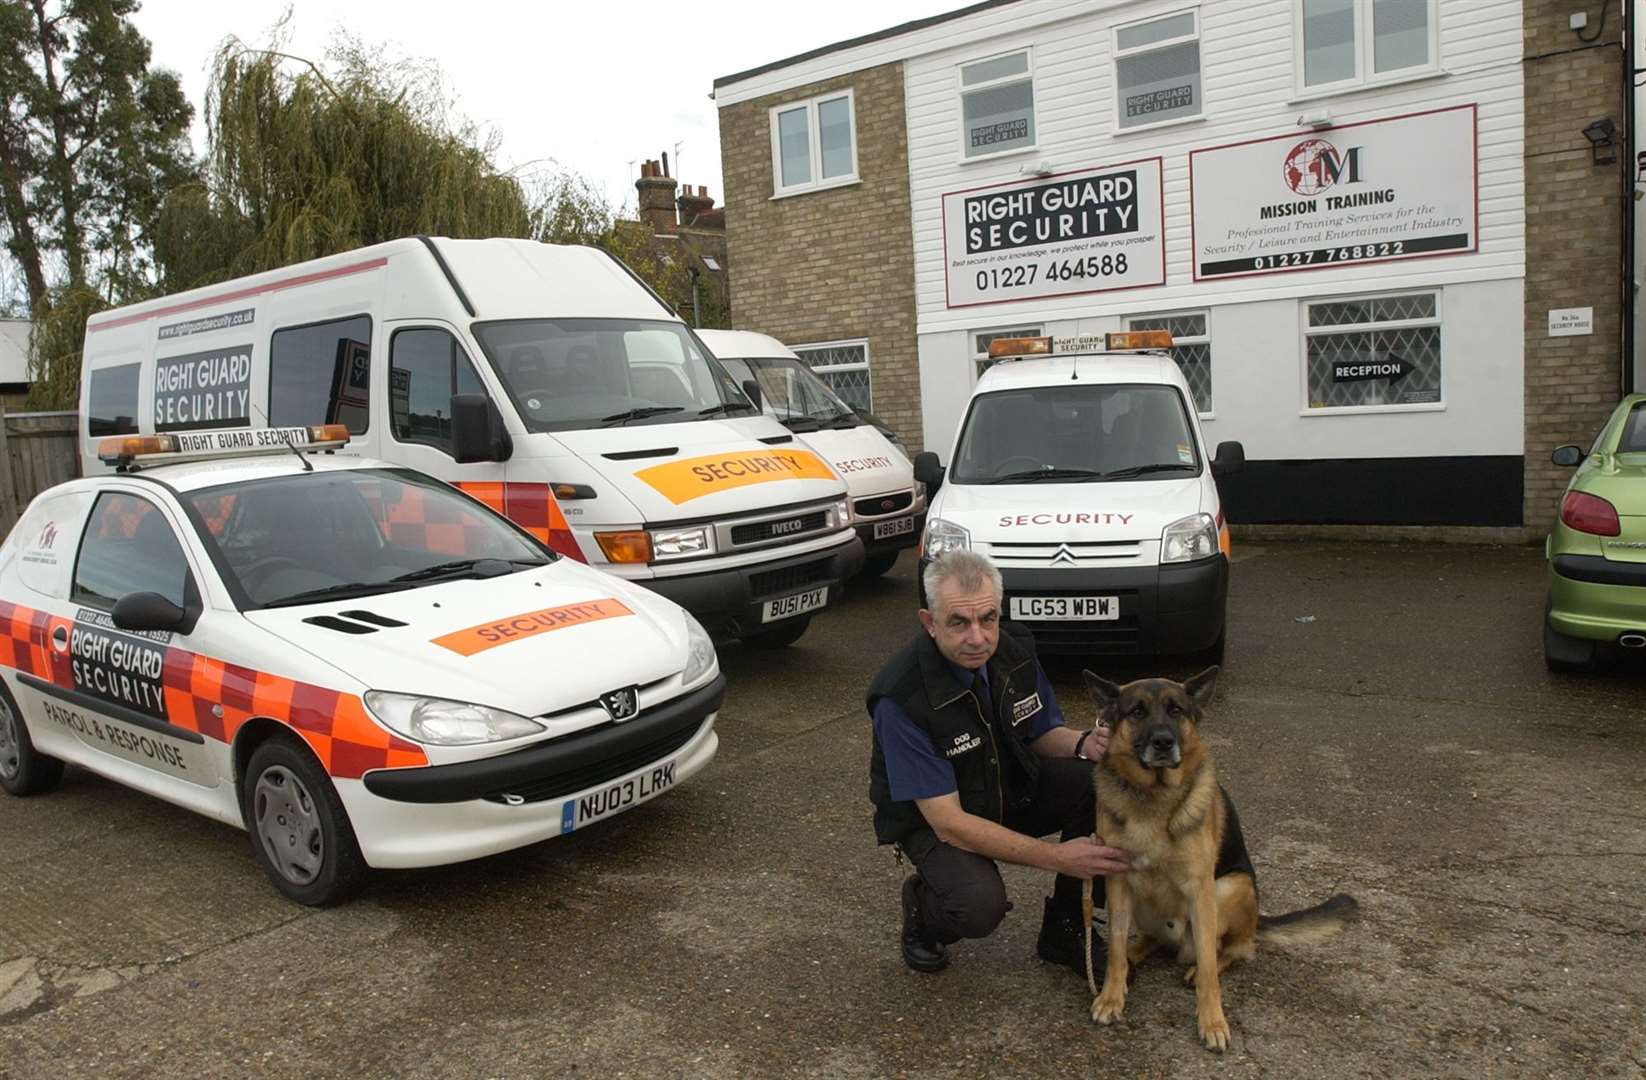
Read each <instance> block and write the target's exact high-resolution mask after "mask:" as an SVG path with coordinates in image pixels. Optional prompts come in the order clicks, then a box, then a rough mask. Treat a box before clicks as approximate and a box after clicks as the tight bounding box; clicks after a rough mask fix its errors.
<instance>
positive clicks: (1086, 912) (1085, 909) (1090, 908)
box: [1080, 717, 1109, 998]
mask: <svg viewBox="0 0 1646 1080" xmlns="http://www.w3.org/2000/svg"><path fill="white" fill-rule="evenodd" d="M1108 726H1109V725H1108V723H1107V722H1106V721H1105V720H1104V718H1103V717H1098V720H1097V723H1096V724H1094V725H1093V730H1096V729H1097V728H1107V727H1108ZM1092 771H1093V773H1094V774H1095V773H1096V771H1097V765H1096V764H1093V766H1092ZM1097 820H1098V819H1097V785H1096V784H1095V783H1094V784H1093V785H1092V842H1093V843H1096V842H1097ZM1080 913H1081V915H1082V916H1083V917H1084V921H1085V924H1086V925H1085V931H1086V933H1085V942H1086V950H1085V951H1086V956H1085V960H1086V985H1087V986H1088V987H1089V988H1090V989H1091V991H1092V997H1094V998H1095V997H1097V975H1096V974H1095V973H1094V972H1093V971H1092V925H1093V921H1094V920H1095V919H1096V917H1097V911H1096V907H1095V905H1094V904H1093V903H1092V879H1091V878H1087V879H1086V880H1084V881H1082V882H1081V883H1080Z"/></svg>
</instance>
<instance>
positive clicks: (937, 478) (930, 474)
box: [914, 450, 944, 498]
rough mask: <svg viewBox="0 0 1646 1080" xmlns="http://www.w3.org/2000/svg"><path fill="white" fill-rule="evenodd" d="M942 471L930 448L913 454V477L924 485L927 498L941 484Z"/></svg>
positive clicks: (934, 492) (935, 492)
mask: <svg viewBox="0 0 1646 1080" xmlns="http://www.w3.org/2000/svg"><path fill="white" fill-rule="evenodd" d="M943 473H944V469H943V466H942V465H940V464H939V463H938V460H937V455H936V454H934V453H932V452H931V451H930V450H923V451H921V452H920V453H918V454H916V455H915V456H914V478H915V479H916V480H919V481H920V482H921V483H922V484H925V485H926V497H927V498H931V497H932V496H933V495H936V494H937V489H938V488H940V487H942V486H943Z"/></svg>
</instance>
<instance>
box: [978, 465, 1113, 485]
mask: <svg viewBox="0 0 1646 1080" xmlns="http://www.w3.org/2000/svg"><path fill="white" fill-rule="evenodd" d="M1107 475H1108V474H1107V473H1100V472H1098V471H1097V470H1096V469H1024V470H1023V471H1022V472H1012V473H1007V474H1006V475H1005V476H996V477H993V478H991V479H990V480H989V483H991V484H1036V483H1039V482H1040V481H1042V480H1101V479H1103V477H1105V476H1107Z"/></svg>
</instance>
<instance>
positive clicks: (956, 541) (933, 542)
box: [920, 518, 972, 559]
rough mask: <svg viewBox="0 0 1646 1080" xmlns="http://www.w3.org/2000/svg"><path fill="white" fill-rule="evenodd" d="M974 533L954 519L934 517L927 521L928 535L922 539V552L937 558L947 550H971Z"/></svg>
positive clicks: (930, 557)
mask: <svg viewBox="0 0 1646 1080" xmlns="http://www.w3.org/2000/svg"><path fill="white" fill-rule="evenodd" d="M971 546H972V534H971V533H969V532H967V531H966V530H965V529H962V528H961V527H960V526H959V525H956V524H955V523H954V522H952V521H944V520H943V519H942V518H932V519H931V520H930V521H928V522H926V535H925V537H923V538H922V539H921V541H920V554H921V555H923V556H924V557H926V558H929V559H935V558H937V557H938V556H939V555H941V554H943V553H944V552H946V551H970V550H971Z"/></svg>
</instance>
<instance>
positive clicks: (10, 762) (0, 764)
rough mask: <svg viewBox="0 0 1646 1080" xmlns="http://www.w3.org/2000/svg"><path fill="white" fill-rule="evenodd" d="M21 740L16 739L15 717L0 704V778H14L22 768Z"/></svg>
mask: <svg viewBox="0 0 1646 1080" xmlns="http://www.w3.org/2000/svg"><path fill="white" fill-rule="evenodd" d="M21 742H22V740H21V739H19V738H18V737H17V717H16V716H15V715H14V714H13V713H12V711H11V708H10V707H9V706H8V705H6V704H5V703H4V702H0V776H4V777H5V778H6V779H7V780H10V779H12V778H14V777H15V776H16V775H17V773H18V770H20V769H22V767H23V748H22V746H21Z"/></svg>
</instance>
